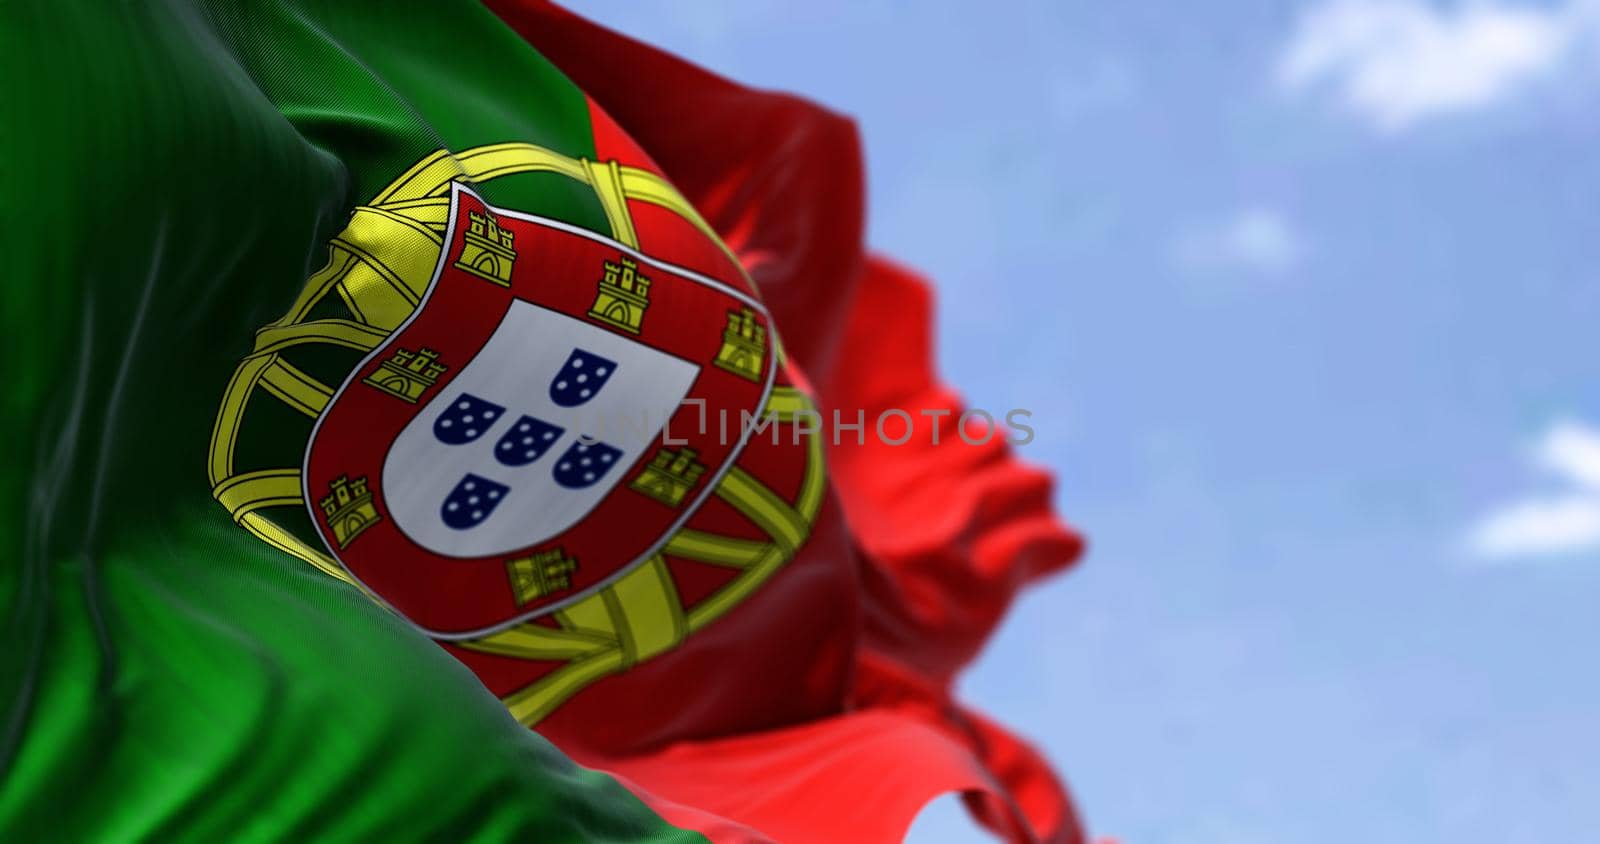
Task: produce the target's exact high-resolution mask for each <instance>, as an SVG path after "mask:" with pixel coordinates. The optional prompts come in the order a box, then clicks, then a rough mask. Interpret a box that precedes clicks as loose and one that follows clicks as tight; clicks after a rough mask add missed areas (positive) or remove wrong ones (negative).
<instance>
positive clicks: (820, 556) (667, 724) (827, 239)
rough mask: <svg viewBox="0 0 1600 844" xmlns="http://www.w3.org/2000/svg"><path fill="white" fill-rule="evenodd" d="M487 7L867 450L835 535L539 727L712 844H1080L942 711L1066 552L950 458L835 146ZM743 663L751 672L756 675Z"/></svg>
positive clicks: (582, 24) (996, 481)
mask: <svg viewBox="0 0 1600 844" xmlns="http://www.w3.org/2000/svg"><path fill="white" fill-rule="evenodd" d="M490 5H491V6H492V7H494V8H495V9H496V11H497V12H498V13H499V14H500V16H501V17H502V18H504V19H505V20H506V21H507V22H508V23H509V24H510V25H511V26H512V27H513V28H515V29H516V30H517V31H518V32H520V33H521V34H522V35H523V36H524V37H525V38H527V39H528V40H529V41H530V42H531V43H532V45H533V46H534V47H535V48H536V49H538V50H539V51H540V52H541V53H543V54H544V55H545V56H546V57H548V58H549V59H550V60H552V61H553V62H555V63H556V64H557V65H558V66H559V67H561V68H562V69H563V71H565V72H566V73H567V74H568V75H569V76H571V77H572V79H573V80H574V81H575V82H576V83H577V84H578V85H579V86H580V87H582V88H583V89H584V90H585V91H586V92H587V93H588V94H589V95H590V97H591V98H592V99H593V101H594V102H595V103H596V104H597V106H598V107H597V108H596V109H595V124H596V144H597V148H598V152H599V157H600V158H601V159H605V158H607V157H610V156H614V155H620V154H621V152H622V151H627V152H629V157H630V158H632V159H634V160H638V158H639V153H638V151H637V150H638V149H640V148H642V149H643V150H645V151H647V152H648V155H649V157H650V159H652V160H653V162H655V163H656V164H658V165H659V168H660V169H661V171H662V172H664V173H665V174H666V175H667V176H668V177H670V178H671V179H672V181H673V182H674V184H676V186H677V187H678V188H679V190H680V191H681V192H682V193H683V194H684V195H685V196H686V197H688V199H689V200H690V201H691V202H692V203H693V204H694V205H695V206H696V208H697V209H698V210H699V212H700V213H701V214H702V215H703V216H704V217H705V219H706V220H707V221H708V222H709V223H710V225H711V227H712V228H713V229H715V230H716V231H717V232H718V233H719V234H720V235H721V237H722V239H723V240H724V241H725V242H726V243H727V244H728V246H729V247H730V248H732V249H733V251H734V252H735V253H737V254H738V256H739V257H740V259H741V261H742V263H744V265H745V266H746V268H747V270H748V272H749V274H750V275H751V277H752V278H753V279H754V280H755V282H756V284H757V286H758V287H759V288H760V291H761V294H762V296H763V298H764V300H765V301H766V303H767V305H768V307H769V308H770V310H771V312H772V314H773V317H774V321H775V323H776V325H777V328H778V330H779V331H780V332H781V333H782V337H783V342H784V346H785V349H786V350H787V352H788V354H789V358H790V366H791V370H792V371H791V375H792V376H793V377H794V378H795V379H796V380H797V381H808V382H809V384H810V386H811V388H812V389H813V390H814V391H815V392H816V394H817V397H818V400H819V403H820V405H821V407H822V410H823V413H824V414H825V415H828V414H831V412H832V411H833V410H838V411H840V412H841V414H843V415H844V417H845V419H846V420H851V421H853V420H854V418H855V415H856V412H857V411H858V410H860V411H864V412H865V417H866V419H867V420H868V423H867V424H868V437H867V443H866V444H856V442H855V440H854V439H853V438H847V439H846V440H845V443H846V444H844V445H841V446H837V447H832V448H830V450H829V454H828V457H829V463H830V472H831V473H832V480H833V493H834V497H835V498H836V500H837V501H838V502H839V504H840V505H842V510H843V518H844V520H845V521H846V522H847V527H846V525H841V524H838V519H839V514H838V512H837V508H835V507H833V506H827V507H825V508H824V512H823V514H822V515H821V516H820V517H819V520H818V522H817V524H816V525H815V526H814V529H813V533H812V536H811V539H810V540H809V541H808V543H807V545H806V547H805V548H803V549H802V551H801V553H800V554H799V555H797V557H796V559H795V560H794V561H793V562H792V563H791V564H790V565H789V566H788V567H787V568H786V569H785V570H784V571H782V572H780V573H779V574H778V575H776V576H775V577H774V578H773V580H772V581H771V582H770V583H768V584H767V585H766V586H765V587H764V588H763V589H762V590H761V592H760V593H759V594H757V595H756V596H755V597H754V598H752V599H751V600H750V601H749V602H747V604H746V605H744V606H741V607H740V608H738V609H736V610H735V611H734V612H732V613H730V614H729V615H728V616H727V617H726V618H724V619H722V620H720V621H718V622H717V623H716V624H714V625H712V626H711V627H709V628H708V629H706V630H704V631H701V632H700V633H698V634H696V635H695V636H694V637H692V638H691V640H690V641H689V642H688V643H686V645H685V646H684V647H683V648H682V649H681V653H674V654H669V655H665V656H663V657H661V658H659V659H658V660H656V661H653V662H651V663H647V664H644V665H640V666H637V667H635V668H634V669H633V670H631V671H630V672H629V673H628V674H626V675H622V676H620V677H617V678H614V679H613V680H609V681H605V682H602V683H598V684H596V686H594V687H593V688H591V689H589V690H586V691H585V692H584V693H582V695H580V696H579V697H578V698H575V699H574V700H573V701H572V704H571V705H569V706H567V707H564V708H563V709H562V710H560V711H558V712H557V713H556V714H555V715H554V716H552V718H551V719H550V720H549V721H547V722H545V723H544V724H542V725H541V727H540V729H541V731H542V732H545V733H546V735H549V736H550V737H551V738H552V739H553V740H555V741H556V742H557V743H558V744H560V745H561V746H562V747H563V749H565V750H566V751H567V752H568V753H570V754H572V755H573V756H574V757H575V758H577V759H578V760H579V761H581V762H584V763H586V764H589V765H592V766H595V767H600V768H605V769H607V770H610V771H613V772H615V773H617V774H619V775H620V776H621V777H622V778H623V779H624V780H625V781H627V782H629V783H630V784H632V785H633V786H635V787H636V788H637V789H638V790H639V791H640V792H641V795H642V796H644V797H645V799H646V800H647V801H650V802H651V803H652V805H654V806H655V807H656V808H657V809H658V810H659V811H661V812H662V813H663V814H664V815H665V816H666V817H667V818H668V819H669V820H671V821H673V822H675V823H679V824H681V825H684V826H687V827H691V828H696V829H701V830H703V831H705V832H706V833H707V834H708V835H709V836H710V837H712V839H713V840H716V841H719V842H721V841H750V840H761V837H762V836H766V837H770V838H773V839H776V840H782V841H829V842H854V841H861V842H867V841H887V840H898V838H899V837H901V836H902V835H903V834H904V832H905V830H906V828H907V827H908V826H909V824H910V822H911V820H912V819H913V817H914V816H915V815H916V813H917V812H918V811H919V810H920V809H921V808H922V806H923V805H925V804H926V802H927V801H928V800H930V799H932V798H933V797H935V796H937V795H939V794H941V793H945V792H948V791H960V792H963V793H964V794H965V797H966V801H967V804H968V806H969V807H970V808H971V809H972V810H973V812H974V814H975V815H976V816H977V817H978V818H979V819H980V820H981V821H983V822H984V823H985V824H986V825H987V826H989V827H990V828H992V829H994V830H996V831H997V832H1000V833H1002V834H1004V835H1006V836H1007V837H1008V838H1010V839H1012V840H1014V841H1032V840H1039V841H1052V842H1068V843H1069V844H1077V842H1081V841H1083V840H1084V839H1083V835H1082V832H1081V830H1080V828H1079V825H1078V822H1077V819H1076V816H1075V814H1074V812H1073V809H1072V806H1071V804H1070V802H1069V800H1068V798H1067V796H1066V793H1065V791H1064V789H1063V788H1062V787H1061V785H1060V784H1059V783H1058V782H1057V780H1056V779H1055V777H1054V775H1053V774H1052V772H1051V771H1050V768H1049V766H1048V765H1047V764H1046V763H1045V762H1044V760H1043V759H1042V758H1041V757H1040V756H1039V755H1038V754H1037V753H1036V752H1034V751H1033V750H1032V749H1031V748H1029V747H1028V746H1027V745H1026V744H1025V743H1023V742H1021V741H1020V740H1018V739H1017V738H1016V737H1014V736H1012V735H1011V734H1010V733H1008V732H1006V731H1005V730H1004V729H1003V728H1001V727H999V726H998V725H996V724H994V723H992V722H990V721H988V720H986V719H984V718H982V717H981V716H979V715H977V714H975V713H972V712H970V711H968V710H966V709H963V708H962V707H961V706H959V705H958V704H957V703H955V702H954V701H953V699H952V698H951V693H950V684H951V678H952V677H953V675H954V674H955V672H956V671H957V670H959V669H960V668H961V666H963V665H964V664H965V663H966V662H967V661H968V660H970V659H971V658H972V656H973V655H974V654H975V653H976V652H977V650H978V648H979V647H980V646H981V644H982V643H983V641H984V639H985V638H986V637H987V636H988V635H989V633H990V632H991V631H992V630H993V628H994V626H995V624H996V623H997V622H998V621H999V619H1000V617H1001V616H1002V614H1003V613H1004V611H1005V609H1006V607H1007V606H1008V605H1009V603H1010V601H1011V599H1012V597H1013V596H1014V595H1015V593H1016V591H1017V590H1018V589H1019V588H1020V587H1022V586H1023V585H1024V584H1026V583H1027V582H1028V581H1029V580H1031V579H1033V578H1035V577H1037V576H1039V575H1042V574H1045V573H1048V572H1050V571H1054V570H1057V569H1060V568H1061V567H1063V566H1065V565H1066V564H1068V563H1069V562H1071V561H1072V560H1073V559H1074V558H1075V557H1076V556H1077V555H1078V553H1079V551H1080V549H1081V541H1080V539H1079V538H1078V536H1077V535H1076V534H1075V533H1073V532H1072V531H1070V530H1069V529H1067V528H1066V527H1064V526H1063V525H1061V524H1060V522H1059V521H1057V519H1056V518H1055V516H1054V514H1053V513H1052V511H1051V507H1050V488H1051V482H1050V478H1049V476H1048V475H1046V474H1044V473H1042V472H1040V471H1038V470H1035V469H1031V468H1028V467H1026V466H1024V465H1022V464H1021V463H1019V462H1018V461H1017V460H1016V459H1015V457H1014V455H1013V454H1012V453H1011V451H1010V450H1009V448H1008V447H1007V446H1006V445H1005V444H1004V442H1003V438H1002V437H998V436H997V437H994V438H992V439H991V440H990V441H989V442H988V443H987V444H986V445H983V446H972V445H967V444H965V443H962V442H960V441H959V440H958V439H957V437H956V431H955V417H956V416H957V415H959V414H960V412H961V410H962V407H961V404H960V401H959V399H958V397H957V396H956V395H955V394H954V393H952V392H951V391H950V390H949V389H948V388H947V387H945V386H943V385H942V384H941V383H940V382H939V381H938V379H937V377H936V376H935V374H934V373H933V370H932V363H931V361H932V348H931V347H932V341H931V327H930V326H931V322H932V318H933V314H932V303H931V296H930V293H929V290H928V288H927V286H926V285H925V284H924V283H923V282H922V281H921V280H920V279H919V278H917V277H916V276H915V275H914V274H912V273H910V272H909V271H907V270H904V269H901V268H899V267H896V266H894V265H892V264H890V263H888V262H887V261H884V260H881V259H877V258H873V257H869V256H868V255H867V254H866V253H865V251H864V248H863V244H862V216H863V214H862V175H861V157H860V150H859V144H858V141H857V139H856V134H855V130H854V127H853V125H852V124H851V123H850V122H849V121H848V120H846V119H844V118H841V117H838V116H836V115H832V114H830V113H828V112H826V111H824V110H822V109H820V108H818V107H816V106H814V105H811V104H809V103H806V102H804V101H802V100H799V99H796V98H794V97H789V96H785V95H778V94H770V93H764V92H757V91H751V90H749V89H746V88H743V87H740V86H738V85H735V84H733V83H731V82H728V81H727V80H724V79H721V78H719V77H716V76H714V75H712V74H709V73H707V72H705V71H703V70H700V69H698V68H695V67H693V66H691V65H688V64H686V63H684V62H682V61H680V60H678V59H676V58H674V57H672V56H669V55H667V54H664V53H662V52H660V51H657V50H654V49H652V48H649V47H646V46H643V45H641V44H638V43H637V42H634V41H631V40H629V39H627V38H624V37H622V36H619V35H616V34H614V33H611V32H609V31H606V30H604V29H602V28H600V27H597V26H595V25H593V24H591V23H588V22H586V21H583V20H581V19H579V18H577V17H575V16H573V15H571V14H569V13H567V12H565V11H562V10H560V9H556V8H554V7H551V6H549V5H546V4H538V3H531V2H529V3H519V2H491V3H490ZM613 121H614V122H613ZM635 143H636V144H637V147H635V146H634V145H635ZM643 224H645V225H676V224H678V223H673V222H670V221H668V220H666V219H665V218H663V219H662V220H660V221H655V222H645V223H643ZM664 257H669V258H671V259H672V260H677V261H680V262H682V263H685V264H688V265H691V266H692V265H693V263H695V262H696V261H699V260H705V261H711V260H714V258H713V257H712V256H710V255H706V256H689V255H683V256H664ZM887 408H903V409H906V410H908V411H910V412H911V413H912V414H913V416H915V417H916V420H917V424H918V436H917V437H915V438H913V439H912V441H911V442H908V443H907V444H905V445H901V446H890V445H888V444H885V443H881V442H877V441H875V438H874V436H873V433H874V432H873V431H872V430H871V427H872V420H874V419H876V418H877V416H878V414H879V412H880V411H881V410H884V409H887ZM941 409H943V410H950V411H951V412H952V415H951V416H950V417H946V418H945V421H944V425H943V426H942V428H941V440H942V441H943V443H944V444H943V445H939V446H934V445H931V444H930V443H929V441H928V439H927V437H926V434H927V428H928V424H929V419H928V417H925V416H920V415H919V413H920V411H922V410H941ZM846 531H848V533H847V532H846ZM750 654H769V655H773V656H772V657H771V658H768V659H766V660H765V661H764V662H761V663H760V666H764V667H760V666H758V665H757V663H755V662H746V661H742V660H743V658H744V657H746V656H748V655H750ZM841 654H842V655H843V658H841ZM652 687H653V688H657V689H661V690H663V692H664V693H665V695H666V697H668V698H675V697H676V694H675V693H674V692H672V691H671V689H672V688H673V687H690V688H694V689H696V691H697V695H696V700H697V701H698V703H697V704H696V705H695V706H693V707H690V708H689V709H687V710H675V711H666V712H662V713H661V717H662V718H664V719H665V720H664V721H658V722H655V723H651V724H638V725H634V724H621V723H615V722H613V723H611V724H609V725H605V726H604V729H602V728H601V727H599V726H596V725H595V724H594V719H595V717H596V715H597V714H598V713H599V712H602V711H603V712H608V713H618V712H622V711H626V710H625V707H624V705H623V701H622V699H621V698H620V697H619V696H621V695H637V694H642V693H648V692H646V691H645V690H646V689H648V688H652ZM624 736H626V737H627V738H624Z"/></svg>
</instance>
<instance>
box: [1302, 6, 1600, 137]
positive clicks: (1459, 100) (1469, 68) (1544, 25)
mask: <svg viewBox="0 0 1600 844" xmlns="http://www.w3.org/2000/svg"><path fill="white" fill-rule="evenodd" d="M1596 11H1597V7H1596V4H1595V3H1594V2H1593V0H1567V2H1565V3H1563V4H1559V5H1556V6H1546V7H1533V6H1528V5H1512V4H1509V3H1506V2H1503V0H1493V1H1492V2H1491V1H1489V0H1485V2H1473V3H1466V4H1462V3H1454V4H1452V5H1450V6H1448V7H1441V6H1437V5H1433V4H1430V3H1428V2H1425V0H1323V2H1322V3H1321V4H1320V5H1317V6H1315V7H1313V8H1312V9H1311V10H1309V11H1308V12H1306V13H1305V14H1304V15H1303V16H1302V17H1301V19H1300V25H1299V28H1298V30H1297V32H1296V33H1295V35H1294V37H1293V38H1292V39H1291V41H1290V43H1289V45H1288V47H1287V49H1285V50H1284V52H1283V55H1282V57H1281V61H1280V64H1279V67H1278V77H1279V81H1280V83H1281V84H1283V86H1284V87H1285V88H1286V89H1288V90H1289V91H1292V92H1297V93H1298V92H1304V91H1305V90H1306V89H1309V88H1313V87H1318V86H1323V85H1325V86H1326V87H1328V88H1331V89H1332V90H1333V91H1334V92H1335V93H1336V96H1337V97H1338V98H1339V99H1340V100H1342V101H1343V104H1344V106H1345V107H1346V108H1349V109H1350V110H1352V111H1354V112H1356V113H1358V114H1361V115H1362V116H1363V117H1366V118H1367V119H1369V120H1371V121H1372V122H1373V124H1374V125H1375V126H1377V127H1378V128H1379V129H1381V130H1385V131H1399V130H1402V129H1405V128H1408V127H1410V126H1412V125H1414V124H1415V123H1417V122H1419V121H1421V120H1423V119H1426V118H1429V117H1436V116H1439V115H1445V114H1450V113H1454V112H1463V111H1470V110H1473V109H1479V108H1486V107H1489V106H1492V105H1495V104H1497V103H1499V102H1502V101H1504V100H1506V99H1507V98H1509V97H1510V96H1512V95H1513V94H1515V93H1517V92H1519V91H1521V90H1523V89H1524V88H1525V87H1526V86H1528V85H1529V84H1530V83H1533V82H1535V81H1537V80H1539V79H1541V78H1544V77H1548V76H1551V75H1553V74H1554V73H1555V71H1557V70H1558V69H1560V68H1561V67H1562V66H1563V65H1565V64H1566V63H1567V62H1569V61H1570V60H1571V59H1572V58H1573V57H1574V56H1575V54H1576V53H1577V52H1578V50H1579V49H1581V48H1582V47H1583V46H1584V45H1585V44H1587V43H1590V42H1592V41H1593V38H1592V37H1591V36H1592V35H1594V33H1595V31H1596V29H1597V24H1600V15H1597V14H1596Z"/></svg>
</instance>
